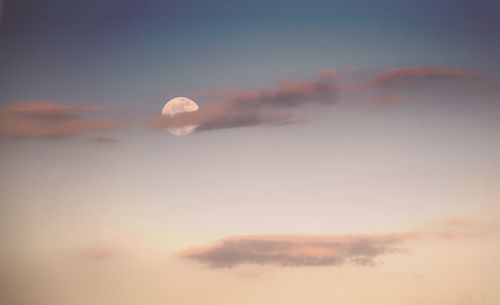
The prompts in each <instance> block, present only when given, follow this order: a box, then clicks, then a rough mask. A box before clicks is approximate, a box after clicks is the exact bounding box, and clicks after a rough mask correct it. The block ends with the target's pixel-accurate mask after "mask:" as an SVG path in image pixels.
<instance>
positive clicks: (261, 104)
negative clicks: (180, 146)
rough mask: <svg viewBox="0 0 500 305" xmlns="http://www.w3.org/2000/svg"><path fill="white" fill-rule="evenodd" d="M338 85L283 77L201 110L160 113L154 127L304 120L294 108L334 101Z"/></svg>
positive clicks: (215, 126)
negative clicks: (274, 83)
mask: <svg viewBox="0 0 500 305" xmlns="http://www.w3.org/2000/svg"><path fill="white" fill-rule="evenodd" d="M337 94H338V88H337V86H335V85H334V84H333V83H331V82H330V81H323V80H319V81H306V82H291V81H281V82H279V83H278V85H277V86H276V87H275V88H273V89H269V90H255V91H244V92H237V93H234V94H232V95H230V96H229V97H226V98H224V99H222V100H219V101H217V102H214V103H210V104H208V105H205V106H204V107H201V108H200V110H198V111H195V112H190V113H183V114H179V115H176V116H173V117H164V116H160V117H157V118H155V119H153V120H152V121H151V126H153V127H155V128H175V127H180V126H185V125H198V128H197V131H198V132H199V131H207V130H215V129H225V128H236V127H245V126H257V125H283V124H292V123H296V122H300V121H303V120H304V118H303V117H301V116H298V115H297V114H296V113H294V112H292V111H291V110H292V109H294V108H296V107H298V106H301V105H306V104H322V105H331V104H333V103H334V102H335V101H336V99H337Z"/></svg>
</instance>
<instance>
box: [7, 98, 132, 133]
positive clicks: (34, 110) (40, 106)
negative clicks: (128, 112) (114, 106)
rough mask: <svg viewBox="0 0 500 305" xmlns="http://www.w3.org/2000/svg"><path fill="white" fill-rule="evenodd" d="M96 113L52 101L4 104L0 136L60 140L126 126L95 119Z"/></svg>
mask: <svg viewBox="0 0 500 305" xmlns="http://www.w3.org/2000/svg"><path fill="white" fill-rule="evenodd" d="M100 111H101V110H100V109H99V108H98V107H96V106H91V105H76V104H58V103H52V102H17V103H12V104H8V105H6V106H4V107H3V108H0V137H7V138H61V137H67V136H73V135H77V134H81V133H85V132H94V131H100V130H107V129H113V128H118V127H122V126H124V125H126V124H128V123H129V120H125V119H116V118H106V117H96V116H95V114H97V113H98V112H100ZM87 113H92V114H93V116H89V115H88V114H87ZM85 114H87V115H85Z"/></svg>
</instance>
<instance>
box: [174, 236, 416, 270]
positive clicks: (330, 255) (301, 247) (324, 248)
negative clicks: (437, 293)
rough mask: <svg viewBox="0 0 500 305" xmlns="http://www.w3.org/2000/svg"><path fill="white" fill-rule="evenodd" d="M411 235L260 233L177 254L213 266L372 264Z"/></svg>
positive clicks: (394, 249)
mask: <svg viewBox="0 0 500 305" xmlns="http://www.w3.org/2000/svg"><path fill="white" fill-rule="evenodd" d="M411 238H414V236H413V235H406V234H387V235H382V234H381V235H331V236H315V235H262V236H259V235H257V236H236V237H231V238H227V239H223V240H221V241H219V242H217V243H216V244H214V245H211V246H207V247H201V248H194V249H190V250H187V251H184V252H182V253H181V254H180V257H182V258H185V259H190V260H195V261H198V262H201V263H203V264H205V265H208V266H209V267H212V268H231V267H235V266H238V265H242V264H257V265H278V266H293V267H300V266H338V265H342V264H346V263H350V264H355V265H369V266H371V265H373V264H374V263H375V260H376V259H377V258H379V257H380V256H382V255H384V254H387V253H391V252H397V251H399V250H400V249H399V248H398V247H399V246H400V245H401V244H402V243H403V242H404V241H406V240H407V239H411Z"/></svg>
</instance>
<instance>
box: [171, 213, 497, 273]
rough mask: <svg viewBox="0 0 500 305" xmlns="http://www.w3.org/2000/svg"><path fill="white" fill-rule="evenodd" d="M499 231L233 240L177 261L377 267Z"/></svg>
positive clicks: (457, 224)
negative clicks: (381, 261)
mask: <svg viewBox="0 0 500 305" xmlns="http://www.w3.org/2000/svg"><path fill="white" fill-rule="evenodd" d="M498 230H499V226H498V224H495V223H482V222H478V221H474V220H470V219H461V218H446V219H439V220H436V221H433V222H430V223H428V224H426V225H424V226H422V227H420V228H419V229H418V230H414V231H409V232H396V233H391V234H365V235H363V234H351V235H248V236H233V237H229V238H225V239H221V240H219V241H216V242H215V243H213V244H210V245H208V246H203V247H196V248H191V249H188V250H186V251H184V252H181V253H179V255H178V256H179V257H180V258H183V259H188V260H193V261H197V262H199V263H202V264H204V265H206V266H208V267H210V268H232V267H236V266H239V265H245V264H254V265H275V266H290V267H306V266H340V265H343V264H353V265H361V266H373V265H375V263H376V262H377V259H378V258H380V257H382V256H383V255H385V254H390V253H396V252H403V251H404V250H405V249H404V248H403V246H404V245H405V244H407V243H409V242H411V241H416V240H422V239H425V240H431V241H437V242H449V241H453V240H468V239H476V238H484V237H488V236H492V235H494V234H498V232H499V231H498Z"/></svg>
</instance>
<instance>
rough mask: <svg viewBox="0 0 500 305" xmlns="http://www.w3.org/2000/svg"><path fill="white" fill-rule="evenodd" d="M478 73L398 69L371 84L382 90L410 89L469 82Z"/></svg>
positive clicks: (386, 73) (460, 70)
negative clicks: (446, 83) (454, 82)
mask: <svg viewBox="0 0 500 305" xmlns="http://www.w3.org/2000/svg"><path fill="white" fill-rule="evenodd" d="M475 77H476V73H475V72H473V71H469V70H464V69H458V68H443V67H417V68H397V69H393V70H390V71H387V72H384V73H381V74H379V75H377V76H376V77H375V78H373V79H371V80H370V82H369V84H370V85H371V86H374V87H380V88H408V87H415V86H423V85H430V84H436V83H443V82H450V81H468V80H471V79H473V78H475Z"/></svg>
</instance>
